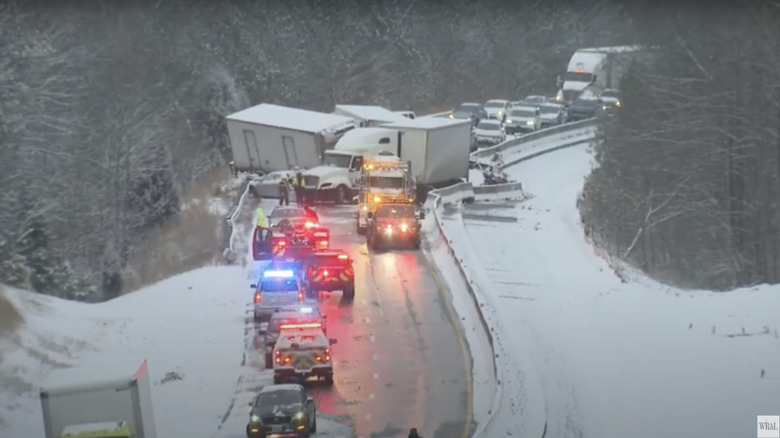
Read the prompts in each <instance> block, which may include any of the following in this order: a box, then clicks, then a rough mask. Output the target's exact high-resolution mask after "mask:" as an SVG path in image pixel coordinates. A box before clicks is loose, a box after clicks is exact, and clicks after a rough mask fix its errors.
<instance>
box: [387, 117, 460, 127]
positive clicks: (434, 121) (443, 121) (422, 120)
mask: <svg viewBox="0 0 780 438" xmlns="http://www.w3.org/2000/svg"><path fill="white" fill-rule="evenodd" d="M466 124H471V121H469V120H460V119H448V118H444V117H418V118H416V119H406V120H402V121H400V122H395V123H389V124H387V125H384V126H383V128H388V129H438V128H444V127H446V126H455V125H466Z"/></svg>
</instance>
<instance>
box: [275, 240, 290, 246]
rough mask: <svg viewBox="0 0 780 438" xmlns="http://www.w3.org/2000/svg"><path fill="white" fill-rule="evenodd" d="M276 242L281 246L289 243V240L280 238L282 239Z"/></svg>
mask: <svg viewBox="0 0 780 438" xmlns="http://www.w3.org/2000/svg"><path fill="white" fill-rule="evenodd" d="M276 244H277V245H279V246H285V245H287V241H286V240H280V241H278V242H276Z"/></svg>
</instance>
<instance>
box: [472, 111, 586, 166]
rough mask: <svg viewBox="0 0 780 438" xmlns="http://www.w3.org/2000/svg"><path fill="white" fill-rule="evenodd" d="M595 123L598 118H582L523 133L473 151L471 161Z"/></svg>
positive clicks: (487, 157)
mask: <svg viewBox="0 0 780 438" xmlns="http://www.w3.org/2000/svg"><path fill="white" fill-rule="evenodd" d="M595 124H596V119H595V118H591V119H585V120H580V121H577V122H572V123H566V124H563V125H558V126H553V127H551V128H546V129H540V130H539V131H536V132H532V133H530V134H525V135H521V136H519V137H515V138H513V139H510V140H507V141H505V142H503V143H500V144H497V145H495V146H491V147H489V148H485V149H480V150H478V151H475V152H472V153H471V156H470V158H471V161H480V160H483V159H489V158H490V157H491V156H493V154H495V153H496V152H504V151H506V150H507V149H513V148H515V147H518V146H520V145H523V144H527V143H532V142H536V141H538V140H540V139H546V138H547V137H550V136H553V135H556V134H560V133H565V132H569V131H574V130H578V129H582V128H586V127H590V126H595Z"/></svg>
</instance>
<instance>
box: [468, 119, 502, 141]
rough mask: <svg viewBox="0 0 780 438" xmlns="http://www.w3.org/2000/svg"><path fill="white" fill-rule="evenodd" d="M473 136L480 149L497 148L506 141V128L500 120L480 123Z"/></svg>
mask: <svg viewBox="0 0 780 438" xmlns="http://www.w3.org/2000/svg"><path fill="white" fill-rule="evenodd" d="M473 135H474V140H475V141H476V144H477V147H478V148H479V147H487V146H495V145H497V144H499V143H503V142H504V141H506V132H505V131H504V126H503V125H502V124H501V122H499V121H498V120H493V119H488V120H482V121H480V122H479V124H478V125H477V127H476V128H474V132H473Z"/></svg>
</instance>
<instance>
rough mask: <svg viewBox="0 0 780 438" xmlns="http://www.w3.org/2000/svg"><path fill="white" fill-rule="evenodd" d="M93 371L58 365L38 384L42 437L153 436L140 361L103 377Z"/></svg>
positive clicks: (149, 400) (149, 397) (149, 398)
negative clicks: (99, 377)
mask: <svg viewBox="0 0 780 438" xmlns="http://www.w3.org/2000/svg"><path fill="white" fill-rule="evenodd" d="M94 371H95V370H83V369H65V370H58V371H55V372H54V373H53V375H52V376H50V378H49V380H48V382H47V383H45V386H43V387H42V388H41V391H40V397H41V408H42V410H43V423H44V428H45V430H46V438H88V437H89V438H91V437H103V436H106V437H108V436H110V437H114V438H157V433H156V428H155V423H154V410H153V408H152V394H151V385H150V383H149V372H148V368H147V364H146V361H144V363H143V364H141V367H140V368H138V370H137V371H136V372H135V373H133V372H132V370H129V371H128V372H127V374H122V375H118V376H116V377H112V378H107V379H100V380H94V377H95V375H96V374H95V372H94Z"/></svg>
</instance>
